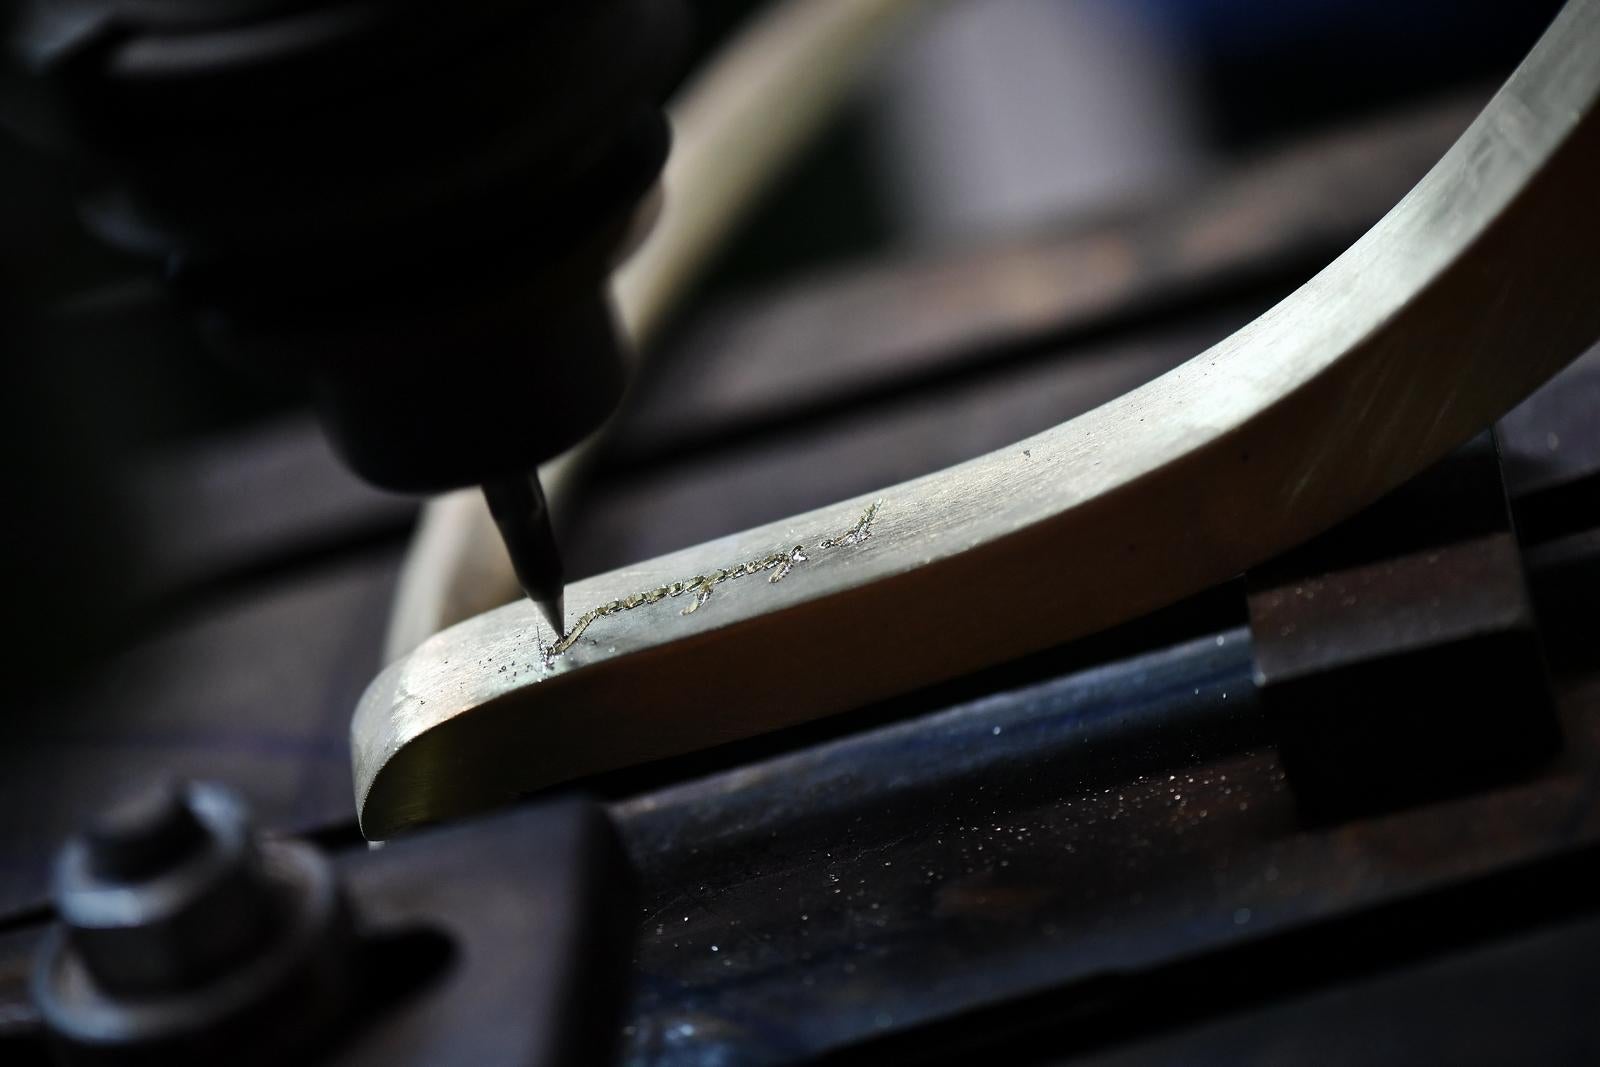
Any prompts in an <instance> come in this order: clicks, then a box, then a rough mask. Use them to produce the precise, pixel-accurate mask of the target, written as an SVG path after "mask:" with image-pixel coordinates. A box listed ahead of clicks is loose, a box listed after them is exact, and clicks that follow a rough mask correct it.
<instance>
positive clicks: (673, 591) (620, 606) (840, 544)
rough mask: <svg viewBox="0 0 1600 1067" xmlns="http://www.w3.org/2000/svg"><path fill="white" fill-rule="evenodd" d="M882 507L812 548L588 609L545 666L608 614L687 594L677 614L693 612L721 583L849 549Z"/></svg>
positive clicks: (875, 505)
mask: <svg viewBox="0 0 1600 1067" xmlns="http://www.w3.org/2000/svg"><path fill="white" fill-rule="evenodd" d="M882 508H883V501H881V500H875V501H873V502H872V504H871V505H870V506H869V507H868V508H867V510H866V511H865V512H863V513H862V515H861V518H859V519H857V520H856V523H855V525H854V526H851V527H850V528H849V529H848V530H845V531H844V532H842V533H840V534H838V535H837V536H834V537H828V538H824V539H823V540H821V541H819V542H817V547H816V548H815V549H807V548H806V546H805V545H795V546H794V547H793V548H790V549H786V550H782V551H778V552H774V553H772V554H771V555H768V556H763V557H761V558H760V559H752V560H748V561H746V562H744V563H739V564H735V565H734V566H732V567H729V568H727V569H725V570H716V571H712V572H711V573H710V574H697V575H695V576H694V577H693V578H685V579H684V580H682V581H678V582H672V583H670V584H668V585H658V586H656V587H655V588H654V589H651V590H648V591H646V592H642V593H633V594H631V595H629V596H626V597H623V598H622V599H621V600H613V601H610V602H609V603H605V604H601V605H600V606H599V607H596V608H590V609H589V610H588V611H586V612H584V613H583V614H582V615H580V616H579V617H578V621H577V622H575V623H573V625H572V629H570V630H568V631H567V632H566V633H565V634H563V635H562V636H561V639H560V640H558V641H556V642H555V643H554V644H552V645H549V646H548V647H545V648H543V649H541V650H540V651H541V652H542V653H543V655H544V661H545V665H546V666H547V667H548V666H549V665H550V664H551V663H552V662H553V661H554V660H555V658H556V657H557V656H559V655H561V654H562V653H564V652H566V651H567V650H568V649H569V648H571V647H572V646H573V645H574V644H576V643H577V641H578V638H580V637H582V636H583V634H584V631H586V630H587V629H589V627H590V626H592V625H593V624H594V623H595V622H596V621H597V620H599V619H603V618H605V617H606V616H608V615H618V614H621V613H622V612H624V611H632V610H633V609H634V608H639V607H643V606H645V605H646V604H655V603H658V602H659V601H662V600H665V599H667V598H668V597H679V596H683V595H685V594H689V593H692V594H693V595H694V599H693V600H691V601H690V602H689V606H688V607H686V608H684V609H683V611H682V612H680V613H679V614H682V615H693V614H694V613H695V612H696V611H699V610H700V609H701V608H702V607H704V606H705V603H706V601H708V600H710V599H711V594H712V593H713V592H714V591H715V590H716V588H717V586H719V585H721V584H722V583H723V582H727V581H732V580H733V579H735V578H743V577H745V576H746V575H751V574H759V573H762V572H765V571H771V572H772V573H771V574H770V575H769V576H768V577H767V581H768V582H771V583H772V584H774V585H776V584H777V583H778V582H781V581H783V580H784V579H785V578H787V577H788V576H789V573H790V572H791V571H793V570H794V568H795V565H796V564H799V563H807V562H809V561H810V560H811V556H810V555H807V553H808V552H824V551H828V550H830V549H835V548H848V547H851V546H854V545H859V544H862V543H863V542H865V541H867V540H868V539H869V538H870V537H871V536H872V524H873V522H874V521H876V519H877V517H878V512H879V511H880V510H881V509H882Z"/></svg>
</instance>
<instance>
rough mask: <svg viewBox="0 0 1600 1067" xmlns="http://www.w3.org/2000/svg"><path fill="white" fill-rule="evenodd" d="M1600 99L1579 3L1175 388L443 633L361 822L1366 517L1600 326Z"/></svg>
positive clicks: (742, 713)
mask: <svg viewBox="0 0 1600 1067" xmlns="http://www.w3.org/2000/svg"><path fill="white" fill-rule="evenodd" d="M1597 96H1600V0H1571V2H1569V3H1568V5H1567V6H1566V8H1565V9H1564V10H1563V11H1562V13H1561V14H1560V16H1559V17H1558V18H1557V20H1556V21H1555V23H1554V24H1553V25H1552V27H1551V28H1550V30H1549V31H1548V32H1547V33H1546V34H1545V36H1544V38H1543V39H1542V40H1541V41H1540V42H1539V44H1538V45H1537V46H1536V47H1535V49H1534V50H1533V52H1532V53H1530V55H1529V56H1528V58H1527V59H1526V60H1524V62H1523V63H1522V65H1521V66H1520V67H1519V68H1518V70H1517V71H1516V73H1515V74H1513V75H1512V77H1511V79H1510V81H1509V82H1507V84H1506V85H1505V87H1504V88H1503V89H1501V91H1500V92H1499V93H1498V94H1497V95H1496V96H1495V98H1494V100H1493V101H1491V102H1490V104H1489V105H1488V107H1487V108H1486V109H1485V110H1484V112H1483V114H1482V115H1480V116H1479V117H1478V119H1477V120H1476V121H1475V122H1474V123H1473V125H1472V127H1471V128H1470V129H1468V130H1467V132H1466V133H1465V134H1463V135H1462V137H1461V139H1460V140H1459V141H1458V142H1457V143H1456V144H1455V146H1454V147H1452V148H1451V149H1450V151H1449V152H1448V153H1446V155H1445V156H1444V158H1443V159H1442V160H1441V161H1440V162H1439V163H1438V164H1437V165H1436V166H1435V167H1434V169H1433V170H1432V171H1431V172H1430V173H1429V174H1428V175H1427V176H1426V177H1425V178H1424V179H1423V180H1422V181H1421V182H1420V183H1419V184H1418V185H1417V187H1416V188H1415V189H1413V190H1412V192H1411V193H1410V194H1408V195H1407V196H1406V197H1405V198H1404V199H1403V200H1402V201H1401V202H1400V203H1399V204H1398V205H1397V206H1396V207H1395V208H1394V209H1393V210H1392V211H1390V212H1389V214H1388V215H1387V216H1385V217H1384V219H1383V220H1382V221H1380V222H1379V223H1378V224H1377V225H1376V226H1375V227H1373V229H1372V230H1371V231H1370V232H1368V233H1367V234H1366V235H1365V236H1364V237H1362V238H1361V239H1360V240H1359V241H1357V242H1356V243H1355V244H1354V245H1353V246H1351V248H1350V249H1349V250H1348V251H1346V252H1345V253H1344V254H1343V255H1341V256H1340V257H1339V258H1338V259H1336V260H1335V261H1334V262H1333V263H1332V264H1330V265H1329V266H1328V267H1327V268H1325V269H1324V270H1323V271H1322V272H1321V273H1319V274H1318V275H1317V276H1316V277H1314V278H1313V279H1311V280H1310V281H1309V282H1307V283H1306V284H1305V285H1304V286H1302V287H1301V288H1300V289H1298V290H1297V291H1296V292H1294V293H1293V294H1291V295H1290V296H1288V297H1287V298H1285V299H1284V300H1283V301H1282V302H1281V303H1279V304H1278V305H1277V306H1276V307H1274V308H1272V309H1271V310H1270V311H1268V312H1267V313H1266V314H1264V315H1262V316H1261V317H1260V318H1259V319H1257V320H1256V321H1254V322H1252V323H1251V324H1250V325H1248V326H1246V327H1245V328H1243V329H1241V330H1240V331H1238V332H1237V333H1236V334H1234V335H1233V336H1232V337H1229V338H1228V339H1227V340H1225V341H1223V342H1221V343H1220V344H1218V345H1215V346H1214V347H1212V348H1211V349H1209V350H1207V351H1205V352H1203V353H1201V354H1200V355H1198V356H1196V357H1195V358H1194V359H1192V360H1190V361H1189V362H1187V363H1185V364H1183V365H1182V366H1180V367H1178V368H1176V369H1175V370H1173V371H1171V372H1170V373H1168V374H1166V375H1164V376H1163V377H1161V378H1159V379H1157V380H1156V381H1153V382H1151V383H1150V384H1148V385H1146V386H1144V387H1142V388H1140V389H1137V390H1134V391H1133V392H1131V393H1129V394H1127V395H1125V396H1123V397H1121V398H1119V399H1117V400H1115V401H1113V402H1111V403H1109V404H1106V405H1104V406H1103V407H1100V408H1098V409H1096V410H1094V411H1092V412H1089V413H1088V414H1086V415H1083V416H1081V417H1079V418H1076V419H1073V420H1071V421H1070V422H1066V423H1063V424H1062V425H1060V426H1057V427H1055V428H1053V429H1051V430H1047V431H1045V432H1044V433H1041V434H1038V435H1036V436H1034V437H1031V438H1028V439H1026V440H1023V441H1020V442H1018V443H1017V444H1016V445H1014V446H1013V447H1011V448H1006V449H1002V450H1000V451H997V452H993V453H991V454H989V455H986V456H982V457H980V458H978V459H975V460H972V461H970V462H968V463H964V464H961V465H959V466H956V467H952V468H950V469H948V470H944V471H941V472H939V473H936V474H932V475H929V476H927V477H923V478H919V479H916V480H914V481H910V482H906V483H904V484H901V485H897V486H893V487H891V488H888V489H884V490H882V491H881V492H879V493H876V494H873V495H872V496H870V497H866V498H862V499H858V500H850V501H845V502H843V503H841V504H839V505H837V506H836V507H830V508H824V509H821V510H819V511H814V512H811V513H809V514H805V515H800V516H796V517H794V518H792V519H788V520H786V521H783V522H778V523H773V524H770V525H767V526H763V527H760V528H757V529H753V530H748V531H745V532H743V533H739V534H735V535H732V536H729V537H724V538H721V539H719V540H716V541H712V542H709V543H706V544H703V545H698V546H696V547H694V548H691V549H686V550H684V551H682V552H678V553H674V554H672V555H670V556H665V557H662V558H659V559H654V560H649V561H647V562H644V563H640V564H637V565H635V566H632V567H628V568H624V569H622V570H618V571H613V572H611V573H609V574H604V575H600V576H598V577H595V578H592V579H589V580H587V581H584V582H580V583H578V584H576V585H574V586H572V587H570V589H569V590H568V593H567V600H568V603H569V604H572V605H573V606H574V607H575V608H576V609H577V610H578V611H580V612H586V613H587V614H588V619H589V621H588V623H587V624H586V625H585V626H584V628H583V632H582V633H581V634H579V635H578V636H576V637H575V638H574V639H573V640H572V641H571V642H570V647H567V648H565V649H564V650H563V651H560V652H559V653H555V652H554V651H553V649H552V646H554V644H555V642H556V641H557V638H556V636H555V635H552V634H550V633H549V632H547V631H543V630H542V629H541V626H542V624H541V622H540V620H539V619H538V617H537V612H536V611H535V610H534V608H533V607H532V605H531V604H528V603H517V604H512V605H508V606H506V607H504V608H500V609H498V610H495V611H492V612H489V613H487V614H484V615H481V616H478V617H476V618H474V619H471V620H468V621H467V622H465V623H462V624H460V625H458V626H456V627H453V628H452V629H450V630H447V631H445V632H443V633H441V634H438V635H436V636H435V637H433V638H432V639H430V640H429V641H427V642H426V643H424V644H423V645H422V646H421V647H419V648H418V649H417V650H416V651H415V652H413V653H412V654H411V655H409V656H408V657H406V658H405V659H403V660H400V661H399V662H397V663H395V664H393V665H391V666H390V667H389V668H388V669H386V670H385V671H384V672H383V673H382V674H381V675H379V676H378V678H377V679H376V680H375V681H374V682H373V683H372V686H371V688H370V689H368V691H367V693H366V695H365V696H364V697H363V698H362V701H361V704H360V707H359V708H358V709H357V711H356V715H355V719H354V722H353V724H352V734H353V736H352V743H353V748H354V751H353V757H354V761H355V780H356V797H357V804H358V808H359V812H360V817H361V825H362V828H363V830H364V832H365V833H366V834H367V836H369V837H374V838H379V837H385V836H388V835H390V834H393V833H395V832H397V831H399V830H401V829H403V828H405V827H408V826H411V825H414V824H418V823H422V822H427V821H430V820H434V819H439V818H445V817H449V816H453V815H457V814H461V813H464V812H468V811H472V810H476V809H479V808H483V807H485V806H489V805H493V804H496V803H501V802H503V801H505V800H506V799H508V798H510V797H513V796H515V795H517V794H519V793H524V792H527V791H529V790H532V789H535V788H539V787H541V786H545V785H550V784H553V783H556V782H560V781H564V780H569V779H573V778H577V777H580V776H583V775H587V774H591V773H595V772H598V771H603V770H607V769H611V768H615V767H621V766H627V765H630V764H634V763H640V762H644V761H647V760H652V759H658V758H662V757H665V756H671V755H675V754H679V753H683V752H687V751H692V750H695V749H699V748H704V747H708V746H711V745H714V744H718V743H721V742H725V741H731V740H735V739H738V738H744V737H749V736H752V735H755V734H759V733H762V732H766V731H770V730H774V729H778V728H780V727H784V726H789V725H793V724H796V723H800V722H805V721H808V720H812V719H816V718H819V717H821V716H824V715H830V714H834V713H837V712H841V711H845V710H847V709H850V708H853V707H859V706H861V705H863V704H866V703H868V702H871V701H875V700H879V699H882V698H885V697H888V696H891V695H894V694H897V693H902V692H906V691H908V690H911V689H913V688H917V687H920V686H924V685H928V684H930V683H933V682H936V681H939V680H942V679H946V678H950V677H954V676H957V675H959V674H962V673H965V672H970V671H972V670H975V669H977V668H980V667H983V666H986V665H989V664H993V663H996V662H1000V661H1003V660H1006V659H1010V658H1013V657H1016V656H1019V655H1023V654H1025V653H1028V652H1030V651H1034V650H1037V649H1041V648H1045V647H1048V646H1050V645H1053V644H1057V643H1060V642H1063V641H1066V640H1069V639H1071V638H1074V637H1078V636H1081V635H1084V634H1088V633H1091V632H1094V631H1096V630H1099V629H1102V628H1104V627H1106V626H1110V625H1113V624H1115V623H1118V622H1121V621H1123V620H1126V619H1129V618H1132V617H1134V616H1137V615H1139V614H1141V613H1143V612H1146V611H1149V610H1151V609H1154V608H1157V607H1160V606H1162V605H1164V604H1168V603H1170V602H1172V601H1174V600H1176V599H1178V598H1180V597H1183V596H1185V595H1188V594H1190V593H1193V592H1195V591H1197V590H1200V589H1202V588H1204V587H1205V586H1207V585H1209V584H1211V583H1214V582H1216V581H1218V580H1221V579H1223V578H1226V577H1228V576H1229V575H1232V574H1234V573H1237V572H1238V571H1239V570H1241V569H1242V568H1245V567H1248V566H1250V565H1252V564H1254V563H1256V562H1259V561H1260V560H1262V559H1265V558H1267V557H1269V556H1271V555H1273V554H1275V553H1277V552H1279V551H1282V550H1283V549H1285V548H1288V547H1290V546H1292V545H1294V544H1296V543H1298V542H1300V541H1302V540H1304V539H1305V538H1307V537H1309V536H1311V535H1313V534H1315V533H1317V532H1318V531H1320V530H1323V529H1325V528H1327V527H1328V526H1330V525H1332V524H1333V523H1335V522H1337V521H1338V520H1340V519H1341V518H1344V517H1345V516H1348V515H1349V514H1351V513H1352V512H1354V511H1356V510H1358V509H1359V508H1361V507H1362V506H1364V505H1365V504H1367V503H1369V502H1370V501H1372V500H1374V499H1375V498H1377V497H1378V496H1380V495H1381V494H1382V493H1384V492H1385V491H1387V490H1389V489H1391V488H1393V487H1394V486H1396V485H1398V484H1399V483H1400V482H1402V481H1404V480H1405V479H1406V478H1407V477H1409V476H1410V475H1412V474H1414V473H1415V472H1417V471H1418V470H1420V469H1421V468H1423V467H1424V466H1426V465H1427V464H1429V463H1431V462H1432V461H1434V460H1435V459H1437V458H1439V457H1440V456H1442V455H1443V454H1444V453H1445V452H1446V451H1448V450H1449V449H1450V448H1451V447H1453V446H1454V445H1456V444H1458V443H1459V442H1461V441H1463V440H1464V439H1466V438H1467V437H1468V436H1470V435H1471V434H1473V433H1475V432H1477V431H1478V430H1480V429H1481V428H1482V427H1484V426H1485V425H1487V424H1488V423H1490V422H1491V421H1492V420H1494V419H1495V418H1496V417H1498V416H1499V415H1501V414H1502V413H1504V412H1505V411H1506V410H1507V409H1508V408H1510V407H1511V406H1512V405H1514V404H1515V403H1516V402H1517V401H1518V400H1520V399H1521V398H1522V397H1523V396H1525V395H1526V394H1527V393H1528V392H1530V391H1531V390H1532V389H1533V388H1534V387H1535V386H1537V385H1538V384H1539V383H1540V382H1542V381H1544V380H1545V379H1546V378H1548V377H1549V376H1550V375H1552V374H1553V373H1555V371H1557V370H1558V369H1559V368H1560V367H1562V366H1563V365H1564V364H1565V363H1566V362H1568V361H1569V360H1570V359H1571V358H1573V357H1574V356H1576V355H1577V354H1578V353H1579V352H1581V351H1582V350H1583V348H1584V347H1586V346H1587V345H1588V344H1589V343H1590V342H1592V341H1593V340H1594V339H1595V337H1596V336H1597V335H1600V292H1597V290H1600V281H1597V279H1600V208H1597V204H1596V198H1597V194H1600V116H1597V114H1596V101H1597ZM869 509H870V510H871V514H870V516H869V515H868V512H869ZM852 532H853V534H854V536H851V534H852ZM785 561H787V562H785ZM780 569H781V571H782V574H781V576H780V574H779V571H780ZM775 578H776V579H777V580H774V579H775ZM691 605H693V606H694V609H693V610H692V611H690V610H686V609H687V608H689V607H690V606H691Z"/></svg>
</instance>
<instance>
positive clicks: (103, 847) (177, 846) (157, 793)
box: [83, 780, 206, 882]
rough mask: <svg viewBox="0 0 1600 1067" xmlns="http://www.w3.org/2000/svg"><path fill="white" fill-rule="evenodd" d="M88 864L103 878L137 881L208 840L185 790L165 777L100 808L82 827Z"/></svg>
mask: <svg viewBox="0 0 1600 1067" xmlns="http://www.w3.org/2000/svg"><path fill="white" fill-rule="evenodd" d="M83 836H84V843H85V845H86V846H87V847H88V860H89V866H90V868H91V869H92V870H93V871H94V873H95V874H96V875H98V876H99V877H101V878H105V879H111V880H116V881H127V882H136V881H142V880H144V879H146V878H149V877H151V876H153V875H156V874H159V873H160V872H162V871H164V870H168V869H170V868H171V867H174V866H176V865H177V864H179V863H181V862H183V861H184V860H185V859H188V858H190V857H191V856H193V855H195V854H197V853H198V852H199V851H200V850H201V849H202V848H204V847H205V843H206V831H205V827H204V826H202V825H201V823H200V820H199V819H198V818H196V817H195V814H194V812H193V811H192V810H190V808H189V805H188V802H187V800H186V798H185V797H184V793H183V790H182V789H181V788H180V787H179V786H178V784H177V783H176V782H173V781H170V780H167V781H162V782H160V783H157V784H156V785H153V786H150V787H148V788H146V789H143V790H141V791H139V792H137V793H134V794H132V795H131V796H129V797H127V798H126V799H124V800H122V801H121V802H120V803H117V804H114V805H113V806H111V807H110V808H108V809H106V810H105V811H103V812H101V813H100V814H99V815H98V816H97V817H96V818H95V819H94V821H93V822H91V823H90V824H89V825H88V827H86V828H85V830H84V835H83Z"/></svg>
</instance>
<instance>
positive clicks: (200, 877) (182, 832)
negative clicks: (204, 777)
mask: <svg viewBox="0 0 1600 1067" xmlns="http://www.w3.org/2000/svg"><path fill="white" fill-rule="evenodd" d="M279 895H280V894H279V891H278V890H276V889H275V888H274V886H273V885H272V883H271V882H270V880H269V879H268V877H267V875H266V873H265V871H264V870H263V869H262V866H261V857H260V855H259V853H258V850H257V847H256V843H255V839H254V833H253V830H252V828H251V824H250V819H249V816H248V815H247V813H246V811H245V808H244V805H243V804H242V803H241V802H240V801H239V799H238V798H237V797H235V796H234V795H233V794H232V793H230V792H228V791H227V790H225V789H222V788H221V787H219V786H215V785H207V784H193V785H188V786H183V787H180V786H176V785H162V786H157V787H156V788H154V789H149V790H146V791H144V792H141V793H138V794H135V795H133V796H132V797H130V798H129V799H127V800H126V801H123V802H121V803H119V804H117V805H115V806H114V807H112V808H110V809H109V810H107V811H106V812H105V813H104V814H103V815H102V816H101V817H100V818H98V819H96V820H95V822H94V823H93V824H92V825H91V826H90V827H89V829H88V830H87V831H86V832H85V833H83V834H81V835H79V836H78V837H77V838H74V839H73V840H72V841H69V842H68V843H67V846H66V847H65V848H64V849H63V850H62V853H61V857H60V860H59V862H58V863H57V866H56V887H55V897H56V908H57V911H59V912H60V914H61V918H62V920H63V921H64V922H65V924H66V927H67V932H68V936H69V937H70V939H71V941H72V944H73V946H74V947H75V949H76V950H77V952H78V954H79V955H80V956H81V957H82V959H83V962H84V965H85V966H86V967H87V968H88V970H89V973H91V974H92V975H94V977H95V979H96V980H97V981H98V982H100V983H101V984H102V985H104V986H105V987H106V988H107V989H110V990H116V991H119V992H122V993H126V994H139V995H150V994H155V993H159V992H163V991H167V990H172V989H179V988H185V987H188V986H192V985H193V984H195V983H197V982H203V981H206V980H207V979H209V978H210V977H212V976H213V975H216V974H219V973H221V972H222V971H225V970H227V969H229V968H231V967H233V966H236V965H237V964H238V963H239V962H240V961H241V960H243V959H245V958H247V957H249V956H250V955H251V954H253V953H255V952H257V951H258V950H259V949H260V946H261V943H262V940H263V938H265V937H267V936H269V933H270V927H271V926H272V925H273V923H274V922H275V920H276V912H277V910H278V904H277V897H278V896H279Z"/></svg>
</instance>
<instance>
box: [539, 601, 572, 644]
mask: <svg viewBox="0 0 1600 1067" xmlns="http://www.w3.org/2000/svg"><path fill="white" fill-rule="evenodd" d="M538 604H539V610H540V611H542V612H544V618H545V621H546V622H548V623H549V624H550V629H551V630H553V631H554V632H555V635H556V636H557V637H565V636H566V633H567V622H566V620H567V598H566V594H564V593H557V594H556V595H555V596H553V597H551V598H549V599H540V600H539V602H538Z"/></svg>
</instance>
